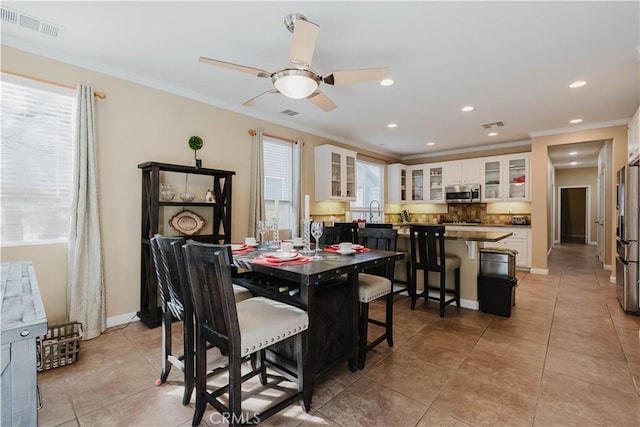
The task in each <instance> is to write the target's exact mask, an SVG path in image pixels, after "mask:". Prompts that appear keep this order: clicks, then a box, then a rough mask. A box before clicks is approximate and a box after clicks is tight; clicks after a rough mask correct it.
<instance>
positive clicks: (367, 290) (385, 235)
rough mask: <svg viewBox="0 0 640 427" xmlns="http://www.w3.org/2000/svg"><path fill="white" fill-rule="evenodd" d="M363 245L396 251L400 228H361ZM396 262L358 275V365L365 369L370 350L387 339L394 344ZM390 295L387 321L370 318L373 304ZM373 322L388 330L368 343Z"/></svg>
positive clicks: (390, 344)
mask: <svg viewBox="0 0 640 427" xmlns="http://www.w3.org/2000/svg"><path fill="white" fill-rule="evenodd" d="M358 240H359V241H360V244H362V245H363V246H365V247H367V248H369V249H379V250H383V251H395V250H396V247H397V242H398V231H397V230H394V229H392V228H360V229H359V230H358ZM394 270H395V263H388V264H385V265H383V266H380V267H378V268H374V269H369V270H366V272H365V273H360V274H358V301H359V302H360V304H359V305H360V318H359V331H358V334H359V341H358V368H359V369H364V364H365V360H366V357H367V352H368V351H369V350H371V349H372V348H374V347H375V346H377V345H378V344H380V343H381V342H382V341H384V340H385V339H386V340H387V344H388V345H389V347H393V292H392V291H393V273H394ZM385 296H386V318H385V321H384V322H381V321H379V320H376V319H370V318H369V303H370V302H371V301H374V300H376V299H378V298H382V297H385ZM369 323H373V324H374V325H378V326H382V327H384V328H385V331H384V333H383V334H382V335H380V336H379V337H377V338H376V339H375V340H373V341H372V342H371V343H369V344H367V334H368V330H369Z"/></svg>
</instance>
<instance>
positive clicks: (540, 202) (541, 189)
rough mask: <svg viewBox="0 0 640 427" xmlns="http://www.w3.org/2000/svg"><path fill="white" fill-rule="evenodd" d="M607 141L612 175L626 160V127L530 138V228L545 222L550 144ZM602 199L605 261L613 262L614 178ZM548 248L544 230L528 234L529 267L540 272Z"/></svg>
mask: <svg viewBox="0 0 640 427" xmlns="http://www.w3.org/2000/svg"><path fill="white" fill-rule="evenodd" d="M602 140H611V141H612V144H611V152H610V157H611V171H610V174H614V173H615V171H616V170H618V169H619V168H620V167H621V166H622V165H624V164H625V163H626V157H627V126H626V125H621V126H611V127H604V128H599V129H592V130H585V131H578V132H570V133H563V134H558V135H549V136H542V137H537V138H533V140H532V143H531V168H532V171H531V174H532V176H533V177H534V179H535V180H536V181H535V182H536V185H533V186H532V187H531V197H532V199H531V206H532V215H531V227H532V229H533V230H545V229H546V227H547V224H548V221H549V220H550V218H549V212H548V186H547V184H548V170H547V168H548V164H549V162H548V147H551V146H554V145H563V144H574V143H578V142H589V141H602ZM608 187H609V188H607V191H606V195H607V197H606V200H605V206H606V211H605V216H606V219H605V222H606V224H607V225H606V228H605V243H606V245H605V261H606V262H605V264H609V265H615V259H614V256H615V255H614V253H613V251H612V248H615V237H616V236H615V229H613V228H612V227H611V224H612V215H613V214H615V197H613V198H612V196H611V195H612V194H615V180H612V181H611V182H610V183H608ZM548 247H549V241H548V233H538V232H534V233H532V270H533V271H534V272H541V273H542V272H544V271H546V270H547V248H548Z"/></svg>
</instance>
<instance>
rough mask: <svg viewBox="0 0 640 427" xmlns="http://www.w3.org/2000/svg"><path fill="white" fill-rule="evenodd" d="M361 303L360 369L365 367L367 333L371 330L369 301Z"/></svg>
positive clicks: (359, 334)
mask: <svg viewBox="0 0 640 427" xmlns="http://www.w3.org/2000/svg"><path fill="white" fill-rule="evenodd" d="M359 305H360V318H359V319H358V320H359V323H360V327H359V328H358V330H359V333H358V336H359V338H358V341H359V342H358V369H364V362H365V360H366V358H367V334H368V332H369V303H366V302H361V303H360V304H359Z"/></svg>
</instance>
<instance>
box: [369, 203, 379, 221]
mask: <svg viewBox="0 0 640 427" xmlns="http://www.w3.org/2000/svg"><path fill="white" fill-rule="evenodd" d="M374 203H376V204H377V205H378V217H380V219H382V216H381V215H380V202H379V201H377V200H375V199H374V200H372V201H371V203H369V222H373V211H372V210H371V207H372V206H373V204H374Z"/></svg>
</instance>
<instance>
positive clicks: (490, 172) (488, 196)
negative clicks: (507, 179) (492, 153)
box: [480, 159, 504, 202]
mask: <svg viewBox="0 0 640 427" xmlns="http://www.w3.org/2000/svg"><path fill="white" fill-rule="evenodd" d="M502 164H503V162H502V161H501V160H500V159H484V160H483V161H482V181H481V183H480V184H481V187H480V190H481V191H482V201H484V202H496V201H501V200H503V199H504V192H503V190H502V187H503V178H502V169H503V168H502Z"/></svg>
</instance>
